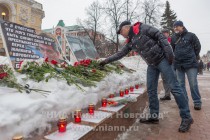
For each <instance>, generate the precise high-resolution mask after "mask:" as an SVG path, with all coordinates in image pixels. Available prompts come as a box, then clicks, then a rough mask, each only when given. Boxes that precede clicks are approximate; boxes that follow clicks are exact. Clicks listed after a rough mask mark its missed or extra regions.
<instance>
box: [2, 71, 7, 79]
mask: <svg viewBox="0 0 210 140" xmlns="http://www.w3.org/2000/svg"><path fill="white" fill-rule="evenodd" d="M7 76H8V74H7V73H6V72H3V73H0V79H4V77H7Z"/></svg>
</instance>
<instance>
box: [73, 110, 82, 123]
mask: <svg viewBox="0 0 210 140" xmlns="http://www.w3.org/2000/svg"><path fill="white" fill-rule="evenodd" d="M81 116H82V113H81V110H76V111H75V113H74V121H75V123H80V122H81Z"/></svg>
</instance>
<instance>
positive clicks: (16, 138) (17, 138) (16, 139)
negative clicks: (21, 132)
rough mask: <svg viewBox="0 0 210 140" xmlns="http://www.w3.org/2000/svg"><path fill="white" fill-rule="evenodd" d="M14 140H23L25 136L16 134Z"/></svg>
mask: <svg viewBox="0 0 210 140" xmlns="http://www.w3.org/2000/svg"><path fill="white" fill-rule="evenodd" d="M12 140H23V136H14V137H13V138H12Z"/></svg>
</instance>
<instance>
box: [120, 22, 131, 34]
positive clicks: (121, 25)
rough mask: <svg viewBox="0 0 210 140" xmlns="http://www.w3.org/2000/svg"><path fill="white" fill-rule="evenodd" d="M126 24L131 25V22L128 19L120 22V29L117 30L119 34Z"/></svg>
mask: <svg viewBox="0 0 210 140" xmlns="http://www.w3.org/2000/svg"><path fill="white" fill-rule="evenodd" d="M125 25H131V22H130V21H127V20H126V21H123V22H122V23H121V24H120V26H119V29H118V30H117V34H120V31H121V29H122V27H123V26H125Z"/></svg>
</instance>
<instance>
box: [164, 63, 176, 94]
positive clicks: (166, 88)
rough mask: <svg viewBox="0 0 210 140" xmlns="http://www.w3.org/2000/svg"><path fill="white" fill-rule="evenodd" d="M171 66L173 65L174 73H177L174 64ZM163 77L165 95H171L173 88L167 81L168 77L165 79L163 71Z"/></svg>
mask: <svg viewBox="0 0 210 140" xmlns="http://www.w3.org/2000/svg"><path fill="white" fill-rule="evenodd" d="M171 67H172V70H173V72H174V74H176V73H175V70H174V66H173V65H171ZM161 77H162V80H163V87H164V89H165V97H171V89H170V86H169V84H168V83H167V81H166V79H165V77H164V75H163V73H161Z"/></svg>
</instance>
